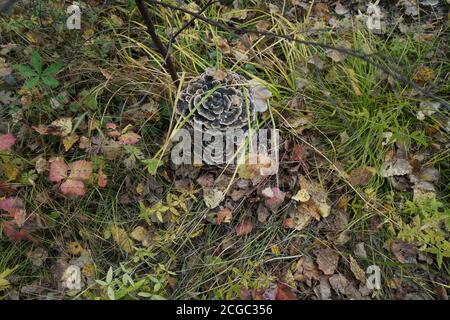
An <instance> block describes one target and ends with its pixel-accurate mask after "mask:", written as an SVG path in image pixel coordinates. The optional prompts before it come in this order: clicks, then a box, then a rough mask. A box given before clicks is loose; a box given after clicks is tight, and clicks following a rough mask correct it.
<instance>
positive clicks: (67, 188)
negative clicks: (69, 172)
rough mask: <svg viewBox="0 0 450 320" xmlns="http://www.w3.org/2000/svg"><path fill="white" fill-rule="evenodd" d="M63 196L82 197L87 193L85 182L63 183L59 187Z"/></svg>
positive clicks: (68, 180)
mask: <svg viewBox="0 0 450 320" xmlns="http://www.w3.org/2000/svg"><path fill="white" fill-rule="evenodd" d="M59 189H60V190H61V192H62V194H64V195H66V196H68V197H81V196H84V194H85V193H86V187H85V185H84V183H83V181H80V180H73V179H67V181H65V182H63V183H62V184H61V186H60V187H59Z"/></svg>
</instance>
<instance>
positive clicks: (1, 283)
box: [0, 266, 18, 291]
mask: <svg viewBox="0 0 450 320" xmlns="http://www.w3.org/2000/svg"><path fill="white" fill-rule="evenodd" d="M17 268H18V266H15V267H14V268H12V269H9V268H6V270H4V271H2V272H1V273H0V291H1V290H4V289H6V288H8V287H9V286H10V283H9V281H8V280H7V279H6V277H8V276H9V275H11V274H12V273H13V272H14V271H15V270H16V269H17Z"/></svg>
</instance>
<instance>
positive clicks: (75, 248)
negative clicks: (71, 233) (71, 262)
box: [67, 241, 84, 256]
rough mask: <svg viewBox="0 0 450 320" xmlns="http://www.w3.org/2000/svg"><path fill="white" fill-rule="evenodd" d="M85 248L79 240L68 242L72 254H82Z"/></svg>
mask: <svg viewBox="0 0 450 320" xmlns="http://www.w3.org/2000/svg"><path fill="white" fill-rule="evenodd" d="M83 250H84V249H83V247H82V246H81V244H80V243H79V242H77V241H73V242H69V243H68V244H67V253H69V254H71V255H74V256H78V255H80V254H81V252H83Z"/></svg>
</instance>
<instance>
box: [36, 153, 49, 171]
mask: <svg viewBox="0 0 450 320" xmlns="http://www.w3.org/2000/svg"><path fill="white" fill-rule="evenodd" d="M34 167H35V169H36V171H37V173H42V172H44V171H46V170H47V169H48V161H47V160H46V159H45V158H44V157H42V156H40V157H39V158H38V159H37V160H36V164H35V165H34Z"/></svg>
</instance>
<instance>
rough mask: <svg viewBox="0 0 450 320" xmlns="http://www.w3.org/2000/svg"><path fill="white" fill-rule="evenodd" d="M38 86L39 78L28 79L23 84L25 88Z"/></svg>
mask: <svg viewBox="0 0 450 320" xmlns="http://www.w3.org/2000/svg"><path fill="white" fill-rule="evenodd" d="M38 84H39V77H34V78H30V79H28V80H27V81H26V82H25V87H27V88H34V87H36V86H37V85H38Z"/></svg>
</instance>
